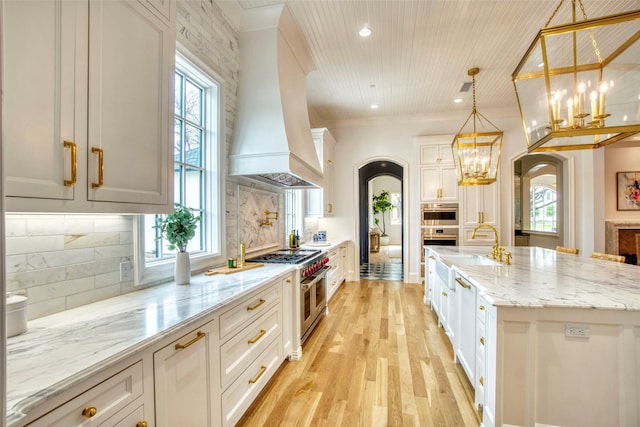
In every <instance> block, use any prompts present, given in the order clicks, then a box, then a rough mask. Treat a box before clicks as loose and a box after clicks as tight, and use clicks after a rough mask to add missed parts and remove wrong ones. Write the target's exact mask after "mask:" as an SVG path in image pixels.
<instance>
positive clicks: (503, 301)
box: [425, 246, 640, 311]
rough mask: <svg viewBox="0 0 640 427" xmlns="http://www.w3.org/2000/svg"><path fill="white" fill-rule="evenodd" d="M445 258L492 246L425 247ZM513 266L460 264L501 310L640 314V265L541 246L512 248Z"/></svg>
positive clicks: (482, 252)
mask: <svg viewBox="0 0 640 427" xmlns="http://www.w3.org/2000/svg"><path fill="white" fill-rule="evenodd" d="M425 248H428V249H431V250H433V252H435V253H436V254H437V255H439V256H440V257H442V258H446V257H447V256H449V257H452V256H456V255H480V256H485V255H486V254H490V253H491V247H490V246H426V247H425ZM506 250H507V251H509V252H511V253H512V254H513V260H512V265H505V264H504V263H503V264H499V265H463V264H462V263H461V264H460V265H455V258H453V257H452V258H451V259H452V264H453V268H455V269H457V270H459V271H460V272H461V273H462V274H463V275H464V276H465V277H467V278H468V279H469V280H471V282H473V283H474V284H475V285H476V286H477V288H478V290H479V292H480V294H482V295H484V296H485V297H486V298H487V300H488V301H489V302H490V303H492V304H493V305H496V306H511V307H566V308H593V309H610V310H632V311H640V266H634V265H630V264H622V263H617V262H612V261H604V260H599V259H593V258H591V257H589V256H585V255H572V254H566V253H562V252H556V251H555V250H552V249H543V248H538V247H522V246H517V247H508V248H506Z"/></svg>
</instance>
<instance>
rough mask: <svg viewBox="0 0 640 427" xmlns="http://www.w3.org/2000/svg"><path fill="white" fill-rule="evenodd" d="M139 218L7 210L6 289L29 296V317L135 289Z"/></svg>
mask: <svg viewBox="0 0 640 427" xmlns="http://www.w3.org/2000/svg"><path fill="white" fill-rule="evenodd" d="M134 218H135V217H134V216H131V215H104V216H95V215H91V216H82V215H13V214H7V215H6V219H5V221H6V222H5V224H6V230H5V232H6V267H7V291H9V292H16V293H20V294H23V295H26V296H27V297H28V305H27V316H28V318H29V319H35V318H38V317H41V316H45V315H47V314H52V313H56V312H59V311H63V310H68V309H70V308H74V307H77V306H81V305H85V304H89V303H91V302H94V301H99V300H103V299H106V298H110V297H113V296H117V295H121V294H123V293H127V292H131V291H132V290H133V282H132V281H127V282H120V262H121V261H126V260H127V259H128V260H130V261H133V259H134V257H133V225H134Z"/></svg>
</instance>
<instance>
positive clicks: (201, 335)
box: [176, 331, 207, 350]
mask: <svg viewBox="0 0 640 427" xmlns="http://www.w3.org/2000/svg"><path fill="white" fill-rule="evenodd" d="M205 336H207V334H206V333H205V332H202V331H198V333H197V334H196V336H195V338H194V339H192V340H191V341H187V342H186V343H184V344H180V343H177V344H176V350H182V349H185V348H187V347H189V346H190V345H192V344H194V343H195V342H196V341H200V340H201V339H202V338H204V337H205Z"/></svg>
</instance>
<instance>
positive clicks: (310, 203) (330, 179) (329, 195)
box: [307, 128, 336, 217]
mask: <svg viewBox="0 0 640 427" xmlns="http://www.w3.org/2000/svg"><path fill="white" fill-rule="evenodd" d="M311 134H312V135H313V142H314V144H315V146H316V153H317V154H318V160H320V165H321V167H322V176H323V178H322V188H314V189H309V190H307V215H308V216H319V217H325V216H333V214H334V210H333V207H334V201H333V197H334V163H333V153H334V150H335V145H336V140H335V139H334V138H333V136H332V135H331V133H330V132H329V130H328V129H326V128H318V129H311Z"/></svg>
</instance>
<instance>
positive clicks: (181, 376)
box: [153, 318, 219, 427]
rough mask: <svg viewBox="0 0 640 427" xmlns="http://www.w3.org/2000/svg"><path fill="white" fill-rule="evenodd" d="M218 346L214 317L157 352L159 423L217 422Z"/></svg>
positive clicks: (203, 423)
mask: <svg viewBox="0 0 640 427" xmlns="http://www.w3.org/2000/svg"><path fill="white" fill-rule="evenodd" d="M218 348H219V346H218V322H217V319H215V318H214V319H213V320H210V321H209V322H207V323H205V324H203V325H201V326H200V327H198V328H196V329H194V330H192V331H191V332H189V333H187V334H185V335H182V336H180V337H179V338H177V339H176V340H174V341H173V342H171V344H169V345H167V346H166V347H164V348H162V349H161V350H158V351H156V352H155V353H154V355H153V365H154V380H155V399H156V426H158V427H162V426H167V427H172V426H178V425H184V426H191V427H197V426H203V427H206V426H210V425H215V424H216V423H217V420H218V417H219V411H216V410H215V408H217V407H219V404H218V399H217V397H218V396H219V392H218V391H217V390H218V389H217V381H216V380H217V378H218V368H217V367H218V366H219V363H218Z"/></svg>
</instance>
